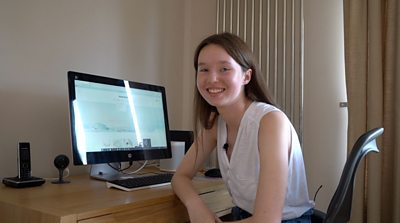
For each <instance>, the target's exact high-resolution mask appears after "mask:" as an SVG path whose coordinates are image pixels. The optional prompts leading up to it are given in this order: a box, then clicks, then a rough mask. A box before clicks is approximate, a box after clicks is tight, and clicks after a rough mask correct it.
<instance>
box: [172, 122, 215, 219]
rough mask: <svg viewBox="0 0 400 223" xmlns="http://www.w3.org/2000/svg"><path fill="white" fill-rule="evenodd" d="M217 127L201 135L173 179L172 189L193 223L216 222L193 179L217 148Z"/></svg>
mask: <svg viewBox="0 0 400 223" xmlns="http://www.w3.org/2000/svg"><path fill="white" fill-rule="evenodd" d="M215 126H216V125H215V124H214V127H213V128H212V129H210V130H204V131H203V132H201V133H200V135H199V136H198V137H197V139H196V141H195V142H194V143H193V144H192V146H191V147H190V149H189V150H188V152H187V153H186V155H185V157H184V158H183V160H182V162H181V163H180V165H179V167H178V168H177V170H176V172H175V174H174V177H173V178H172V188H173V190H174V192H175V194H176V195H177V196H178V197H179V198H180V200H181V201H182V203H183V204H184V205H185V206H186V208H187V211H188V214H189V217H190V222H191V223H214V222H215V216H214V213H212V212H211V210H209V209H208V207H207V206H206V205H205V203H204V202H203V200H201V198H200V196H199V194H198V192H197V191H196V189H195V188H194V186H193V183H192V179H193V177H194V176H195V175H196V173H197V172H198V171H199V169H200V167H201V166H202V165H203V163H204V162H205V160H206V159H207V157H208V156H209V155H210V153H211V152H212V150H213V149H214V148H215V146H216V127H215Z"/></svg>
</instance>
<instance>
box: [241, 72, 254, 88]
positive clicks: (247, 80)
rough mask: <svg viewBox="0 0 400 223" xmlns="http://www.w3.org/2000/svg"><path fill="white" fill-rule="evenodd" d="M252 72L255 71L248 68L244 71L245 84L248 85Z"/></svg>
mask: <svg viewBox="0 0 400 223" xmlns="http://www.w3.org/2000/svg"><path fill="white" fill-rule="evenodd" d="M252 72H253V71H252V70H251V69H248V70H246V71H245V72H244V75H243V84H244V85H246V84H248V83H249V82H250V80H251V75H252Z"/></svg>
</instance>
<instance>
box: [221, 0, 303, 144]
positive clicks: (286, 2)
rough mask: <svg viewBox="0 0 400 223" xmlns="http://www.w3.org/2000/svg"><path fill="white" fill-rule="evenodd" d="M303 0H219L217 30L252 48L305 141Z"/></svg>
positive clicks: (273, 90)
mask: <svg viewBox="0 0 400 223" xmlns="http://www.w3.org/2000/svg"><path fill="white" fill-rule="evenodd" d="M303 21H304V20H303V0H217V33H221V32H231V33H235V34H237V35H239V36H240V37H242V38H243V39H244V41H245V42H246V43H247V44H248V45H249V46H250V47H251V49H252V50H253V52H254V53H255V55H256V57H257V58H258V61H259V63H260V66H261V71H262V73H263V75H264V78H265V81H266V83H267V86H268V88H269V90H270V92H271V93H272V95H273V96H274V98H275V100H276V102H277V104H278V106H279V107H280V109H282V110H283V111H284V112H285V113H286V115H287V116H288V117H289V119H290V120H291V121H292V123H293V126H294V127H295V129H296V130H297V132H298V134H299V138H300V141H303V140H302V138H303V85H304V84H303V80H304V78H303V77H304V74H303V63H304V55H303V49H304V34H303V33H304V32H303V30H304V25H303Z"/></svg>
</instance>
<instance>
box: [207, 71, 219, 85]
mask: <svg viewBox="0 0 400 223" xmlns="http://www.w3.org/2000/svg"><path fill="white" fill-rule="evenodd" d="M207 80H208V82H210V83H212V82H217V81H218V73H217V72H216V71H212V70H210V71H209V73H208V78H207Z"/></svg>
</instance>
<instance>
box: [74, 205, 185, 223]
mask: <svg viewBox="0 0 400 223" xmlns="http://www.w3.org/2000/svg"><path fill="white" fill-rule="evenodd" d="M188 221H189V217H188V215H187V211H186V208H185V207H184V206H183V204H182V203H181V202H179V201H178V200H177V199H176V200H175V201H170V202H164V203H159V204H155V205H150V206H143V207H139V208H134V209H132V210H129V211H122V212H115V213H112V214H109V215H104V216H99V217H94V218H90V219H85V220H81V221H78V222H79V223H184V222H188Z"/></svg>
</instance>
